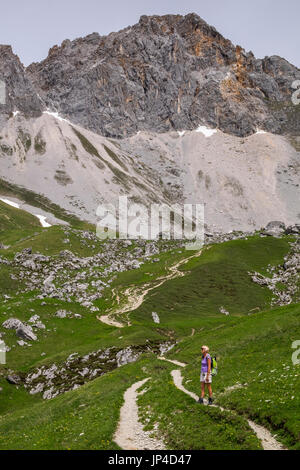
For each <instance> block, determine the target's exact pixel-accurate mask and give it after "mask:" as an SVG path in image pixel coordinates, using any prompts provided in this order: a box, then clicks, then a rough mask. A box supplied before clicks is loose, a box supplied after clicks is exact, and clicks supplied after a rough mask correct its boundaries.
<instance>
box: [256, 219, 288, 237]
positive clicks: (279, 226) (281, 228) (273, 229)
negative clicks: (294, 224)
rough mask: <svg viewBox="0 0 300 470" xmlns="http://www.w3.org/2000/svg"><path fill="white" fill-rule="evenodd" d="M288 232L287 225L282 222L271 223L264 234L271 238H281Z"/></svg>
mask: <svg viewBox="0 0 300 470" xmlns="http://www.w3.org/2000/svg"><path fill="white" fill-rule="evenodd" d="M285 230H286V227H285V224H284V223H283V222H280V221H276V220H275V221H272V222H269V223H268V225H267V226H266V228H265V229H264V230H263V232H262V234H263V235H267V236H269V237H280V236H281V235H284V233H285Z"/></svg>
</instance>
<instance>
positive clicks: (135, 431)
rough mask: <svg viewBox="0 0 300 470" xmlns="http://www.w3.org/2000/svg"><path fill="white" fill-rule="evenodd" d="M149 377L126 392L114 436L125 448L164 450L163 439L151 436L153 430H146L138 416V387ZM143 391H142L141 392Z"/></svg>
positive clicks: (120, 445) (119, 444)
mask: <svg viewBox="0 0 300 470" xmlns="http://www.w3.org/2000/svg"><path fill="white" fill-rule="evenodd" d="M148 380H149V378H148V379H144V380H141V381H140V382H136V383H135V384H133V385H132V386H131V387H129V388H128V389H127V390H126V392H125V393H124V404H123V406H122V408H121V412H120V421H119V425H118V428H117V431H116V433H115V436H114V441H115V442H116V443H117V444H118V446H119V447H121V449H123V450H164V449H165V445H164V443H163V442H162V441H160V440H158V439H154V438H153V437H150V435H151V434H152V431H144V429H143V425H142V423H141V422H140V421H139V416H138V405H137V397H138V395H139V394H138V389H139V388H141V387H142V386H143V385H144V384H145V383H146V382H147V381H148ZM141 393H142V392H141Z"/></svg>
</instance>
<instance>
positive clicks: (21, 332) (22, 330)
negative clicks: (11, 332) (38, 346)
mask: <svg viewBox="0 0 300 470" xmlns="http://www.w3.org/2000/svg"><path fill="white" fill-rule="evenodd" d="M16 333H17V336H18V337H19V338H21V339H23V340H25V341H26V340H27V341H36V340H37V337H36V335H35V334H34V333H33V331H32V328H31V326H26V325H24V324H22V325H21V326H19V328H17V331H16Z"/></svg>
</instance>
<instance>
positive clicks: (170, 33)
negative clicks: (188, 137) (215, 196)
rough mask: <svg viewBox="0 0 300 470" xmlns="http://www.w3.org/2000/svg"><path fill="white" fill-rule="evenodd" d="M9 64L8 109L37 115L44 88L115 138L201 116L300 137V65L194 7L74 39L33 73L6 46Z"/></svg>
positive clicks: (61, 108) (54, 104) (244, 129)
mask: <svg viewBox="0 0 300 470" xmlns="http://www.w3.org/2000/svg"><path fill="white" fill-rule="evenodd" d="M7 64H8V67H7ZM4 66H5V73H4V78H5V79H8V82H9V83H10V85H9V87H10V90H9V96H10V98H9V100H8V103H7V109H6V113H9V112H12V111H14V110H15V109H18V110H20V111H24V112H25V113H26V114H29V115H38V114H39V113H40V111H41V100H40V98H39V96H40V97H41V98H42V100H43V106H44V109H46V108H47V107H48V108H50V109H51V110H53V111H58V112H59V113H61V114H62V115H63V116H65V117H67V118H68V119H70V120H71V121H72V122H74V123H76V124H80V125H82V126H83V127H85V128H88V129H90V130H92V131H94V132H96V133H100V134H101V135H104V136H107V137H126V136H129V135H132V134H134V133H136V132H137V131H154V132H167V131H170V130H174V129H175V130H181V129H187V130H191V129H195V128H196V127H197V126H199V124H204V125H207V126H209V127H214V128H219V129H220V130H222V131H224V132H226V133H230V134H234V135H237V136H246V135H250V134H252V133H254V132H255V131H256V129H257V128H260V129H264V130H266V131H270V132H275V133H289V132H291V133H292V134H294V135H299V130H300V124H299V113H298V114H297V113H296V108H297V112H298V111H299V109H298V107H295V106H294V105H293V103H292V101H291V97H292V94H293V92H294V90H293V89H292V84H293V82H294V81H295V80H299V79H300V71H299V69H298V68H296V67H294V66H293V65H291V64H290V63H288V62H287V61H286V60H284V59H282V58H280V57H277V56H273V57H266V58H264V59H263V60H260V59H256V58H255V57H254V55H253V53H252V52H248V53H247V52H245V50H244V49H242V47H240V46H235V45H233V44H232V43H231V42H230V41H229V40H228V39H225V38H224V37H223V36H222V35H221V34H219V33H218V32H217V31H216V30H215V28H213V27H212V26H209V25H208V24H207V23H206V22H205V21H203V20H202V19H201V18H200V17H199V16H197V15H196V14H194V13H192V14H188V15H186V16H180V15H166V16H150V17H148V16H142V17H141V18H140V21H139V23H138V24H136V25H134V26H132V27H128V28H125V29H124V30H122V31H119V32H116V33H111V34H109V35H108V36H100V35H99V34H98V33H93V34H90V35H88V36H86V37H84V38H79V39H76V40H74V41H70V40H65V41H63V43H62V44H61V46H54V47H52V49H50V51H49V55H48V57H47V58H46V59H45V60H44V61H42V62H41V63H34V64H32V65H31V66H29V67H28V68H27V70H26V73H24V69H23V68H22V66H21V64H20V62H19V60H18V58H17V57H16V56H14V55H13V54H12V52H11V49H10V48H8V47H4V46H2V48H1V49H0V75H1V72H2V73H3V70H4ZM33 86H34V88H35V90H36V91H34V89H33ZM295 113H296V114H295ZM297 117H298V119H297Z"/></svg>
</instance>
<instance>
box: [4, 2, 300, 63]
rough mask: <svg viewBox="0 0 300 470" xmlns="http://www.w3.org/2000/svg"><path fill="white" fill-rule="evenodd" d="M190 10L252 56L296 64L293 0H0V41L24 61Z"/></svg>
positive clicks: (298, 5)
mask: <svg viewBox="0 0 300 470" xmlns="http://www.w3.org/2000/svg"><path fill="white" fill-rule="evenodd" d="M191 12H195V13H197V14H198V15H199V16H201V17H202V18H203V19H204V20H205V21H207V23H209V24H211V25H213V26H215V27H216V29H217V30H218V31H219V32H220V33H222V34H223V35H224V36H225V37H226V38H228V39H230V40H231V41H232V42H233V43H234V44H240V45H241V46H242V47H244V48H245V49H246V50H252V51H253V52H254V54H255V55H256V57H259V58H262V57H264V56H266V55H275V54H276V55H280V56H282V57H285V58H286V59H287V60H289V61H290V62H292V63H293V64H294V65H296V66H298V67H300V47H299V29H300V1H299V0H285V1H282V0H128V1H127V2H126V1H124V0H104V1H102V0H1V2H0V44H11V45H12V46H13V50H14V52H15V53H16V54H18V55H19V57H20V58H21V61H22V62H23V63H24V64H25V65H29V64H30V63H31V62H34V61H40V60H42V59H44V58H45V57H46V55H47V54H48V50H49V48H50V47H52V46H53V45H54V44H60V43H61V42H62V41H63V40H64V39H75V38H76V37H79V36H85V35H87V34H90V33H92V32H94V31H97V32H98V33H99V34H101V35H104V34H108V33H110V32H111V31H118V30H119V29H122V28H125V27H126V26H129V25H132V24H134V23H136V22H137V21H138V20H139V17H140V16H141V15H145V14H146V15H154V14H157V15H162V14H167V13H177V14H187V13H191Z"/></svg>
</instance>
